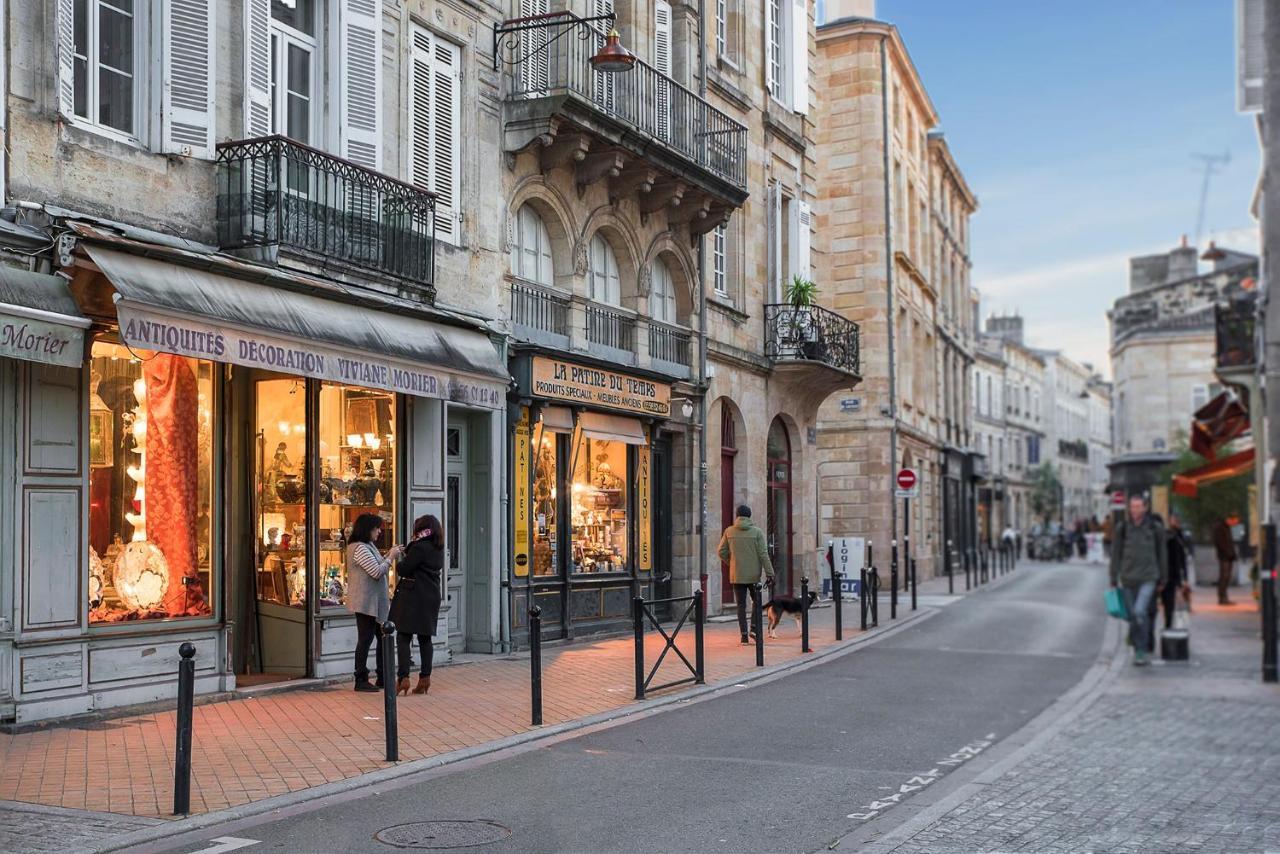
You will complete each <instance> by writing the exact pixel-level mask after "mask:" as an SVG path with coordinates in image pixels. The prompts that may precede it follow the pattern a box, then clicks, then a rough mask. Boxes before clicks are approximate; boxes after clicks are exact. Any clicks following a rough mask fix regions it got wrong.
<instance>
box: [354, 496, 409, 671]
mask: <svg viewBox="0 0 1280 854" xmlns="http://www.w3.org/2000/svg"><path fill="white" fill-rule="evenodd" d="M381 536H382V517H381V516H378V515H377V514H376V513H362V514H360V515H359V516H357V517H356V521H355V524H354V525H352V526H351V540H350V543H349V545H348V546H347V610H349V611H351V613H353V614H355V615H356V690H357V691H377V690H378V688H377V687H375V686H373V685H370V684H369V646H370V644H372V643H373V641H374V640H375V639H377V641H378V653H377V654H378V660H379V661H381V660H382V633H381V632H379V631H378V626H379V624H380V623H382V622H383V621H384V620H386V619H387V610H388V608H390V604H391V603H390V600H389V599H388V597H387V573H388V572H389V571H390V570H391V563H392V561H394V560H395V559H396V558H398V557H399V556H400V555H401V553H402V552H403V551H404V547H403V546H392V547H391V550H390V551H388V552H387V555H386V557H383V556H382V553H381V552H379V551H378V547H377V546H375V545H374V543H376V542H377V541H378V539H379V538H380V537H381ZM378 682H379V684H381V682H382V674H381V673H379V674H378Z"/></svg>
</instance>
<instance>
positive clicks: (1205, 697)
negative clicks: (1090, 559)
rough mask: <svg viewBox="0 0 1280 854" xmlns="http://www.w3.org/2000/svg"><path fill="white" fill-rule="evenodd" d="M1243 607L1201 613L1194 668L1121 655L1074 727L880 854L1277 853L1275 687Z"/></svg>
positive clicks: (1279, 749)
mask: <svg viewBox="0 0 1280 854" xmlns="http://www.w3.org/2000/svg"><path fill="white" fill-rule="evenodd" d="M1246 596H1247V594H1246V593H1244V592H1240V593H1237V597H1238V598H1239V599H1241V600H1245V599H1246ZM1197 598H1198V599H1207V598H1208V597H1203V596H1202V597H1197ZM1246 602H1247V604H1237V605H1236V606H1234V607H1231V608H1221V607H1218V606H1216V605H1209V604H1200V602H1197V604H1196V611H1195V613H1194V614H1193V616H1192V634H1191V643H1192V659H1193V660H1192V662H1191V663H1190V664H1189V665H1186V664H1178V663H1169V664H1164V663H1162V662H1159V661H1157V662H1156V663H1154V664H1153V666H1151V667H1148V668H1135V667H1132V666H1131V665H1130V664H1129V662H1128V660H1127V659H1128V651H1127V650H1125V651H1123V652H1122V653H1121V654H1122V655H1124V656H1125V660H1124V662H1123V664H1122V666H1121V667H1120V669H1118V670H1117V671H1116V672H1115V674H1114V676H1113V677H1112V679H1111V681H1110V682H1109V684H1107V686H1106V687H1105V690H1103V691H1102V692H1101V693H1100V694H1099V696H1098V697H1097V699H1096V700H1095V701H1093V702H1092V704H1091V705H1089V706H1088V708H1087V709H1085V710H1084V711H1083V713H1082V714H1080V716H1079V717H1077V718H1075V719H1074V720H1072V721H1071V722H1070V723H1068V724H1067V725H1066V726H1065V727H1064V728H1062V729H1061V730H1060V731H1059V732H1057V733H1056V734H1055V735H1053V737H1052V738H1051V739H1049V740H1048V741H1047V743H1045V744H1044V745H1042V746H1041V747H1040V748H1038V749H1035V750H1033V751H1029V753H1028V755H1026V756H1025V757H1024V758H1022V759H1021V760H1020V761H1018V762H1017V763H1016V764H1015V765H1014V766H1013V767H1011V768H1008V769H1007V770H1005V772H1004V773H1003V774H1000V775H999V776H998V777H996V778H995V779H994V780H990V781H988V782H986V783H985V784H982V782H983V781H982V778H981V777H980V778H979V779H978V781H975V782H977V783H979V784H980V785H978V786H977V787H976V788H977V792H976V793H974V794H971V795H970V796H968V797H967V798H965V799H963V800H962V801H961V802H959V803H951V804H949V806H950V808H949V810H947V811H946V812H945V814H943V815H941V816H934V818H933V820H932V821H931V822H930V823H928V824H927V826H924V827H922V828H920V829H917V830H915V832H914V833H912V834H911V835H910V836H909V837H908V838H906V839H905V841H903V842H901V844H898V845H896V846H892V845H890V844H887V843H888V842H889V840H888V839H886V840H885V843H886V844H885V845H884V846H883V848H884V850H891V851H893V852H895V854H935V852H936V854H943V852H965V854H971V852H1012V851H1034V852H1083V851H1106V852H1116V854H1121V853H1122V852H1134V854H1137V852H1150V851H1197V852H1233V854H1234V852H1247V851H1277V850H1280V688H1277V687H1276V686H1274V685H1263V684H1262V683H1261V681H1260V664H1261V660H1260V656H1261V643H1260V640H1259V617H1258V613H1257V608H1256V606H1255V605H1254V603H1252V602H1251V601H1247V600H1246ZM891 836H897V834H891ZM878 850H879V849H878Z"/></svg>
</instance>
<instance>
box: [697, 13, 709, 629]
mask: <svg viewBox="0 0 1280 854" xmlns="http://www.w3.org/2000/svg"><path fill="white" fill-rule="evenodd" d="M706 21H707V19H706V0H698V95H699V97H701V98H702V99H703V100H706V97H707V34H706V30H705V26H706ZM706 244H707V241H706V235H703V236H702V237H700V238H699V239H698V296H700V297H701V299H699V300H698V388H699V390H700V391H701V392H702V393H701V394H699V395H698V495H697V499H698V516H697V518H698V593H699V595H700V596H702V601H703V603H704V608H705V604H706V601H707V295H706V285H707V275H706V258H707V253H706Z"/></svg>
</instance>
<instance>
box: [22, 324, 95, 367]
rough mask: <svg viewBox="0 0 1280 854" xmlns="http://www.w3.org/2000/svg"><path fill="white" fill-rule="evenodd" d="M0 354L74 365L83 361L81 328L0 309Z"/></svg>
mask: <svg viewBox="0 0 1280 854" xmlns="http://www.w3.org/2000/svg"><path fill="white" fill-rule="evenodd" d="M88 325H89V324H88V321H85V326H88ZM0 356H9V357H10V358H14V359H25V360H27V361H28V362H43V363H45V364H47V365H62V366H63V367H66V368H78V367H80V365H81V364H82V363H83V362H84V330H83V329H78V328H76V327H74V326H68V325H65V324H62V323H50V322H48V321H46V320H36V319H35V318H28V317H17V316H14V315H11V314H6V313H4V312H0Z"/></svg>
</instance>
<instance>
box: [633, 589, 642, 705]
mask: <svg viewBox="0 0 1280 854" xmlns="http://www.w3.org/2000/svg"><path fill="white" fill-rule="evenodd" d="M631 620H632V628H634V630H635V644H636V699H637V700H643V699H644V597H643V596H637V597H636V598H634V599H632V600H631Z"/></svg>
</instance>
